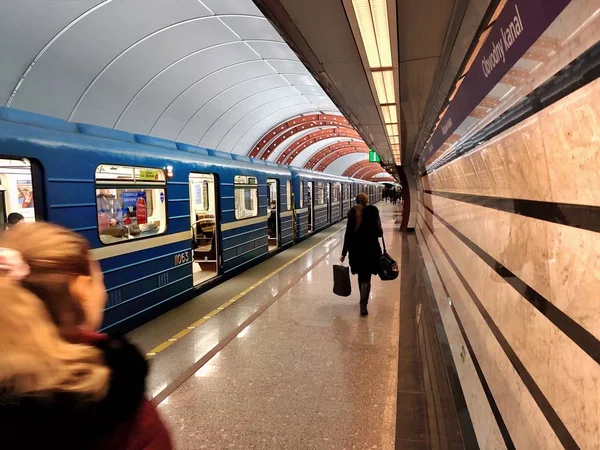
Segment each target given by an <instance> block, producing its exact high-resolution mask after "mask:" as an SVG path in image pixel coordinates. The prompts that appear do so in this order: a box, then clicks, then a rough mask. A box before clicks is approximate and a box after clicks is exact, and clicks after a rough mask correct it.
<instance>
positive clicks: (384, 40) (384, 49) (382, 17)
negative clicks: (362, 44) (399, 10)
mask: <svg viewBox="0 0 600 450" xmlns="http://www.w3.org/2000/svg"><path fill="white" fill-rule="evenodd" d="M371 13H372V14H373V23H374V25H375V36H376V37H377V48H378V49H379V60H380V61H381V66H380V67H392V49H391V47H390V26H389V24H388V16H387V1H386V0H371Z"/></svg>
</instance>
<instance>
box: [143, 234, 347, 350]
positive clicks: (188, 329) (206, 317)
mask: <svg viewBox="0 0 600 450" xmlns="http://www.w3.org/2000/svg"><path fill="white" fill-rule="evenodd" d="M339 231H340V230H337V231H334V232H333V233H331V234H330V235H329V236H327V237H326V238H325V239H322V240H321V241H319V242H317V243H316V244H315V245H313V246H312V247H310V248H309V249H308V250H306V251H304V252H302V253H301V254H299V255H298V256H296V257H295V258H293V259H291V260H290V261H288V262H287V263H285V264H284V265H283V266H281V267H279V268H278V269H276V270H274V271H273V272H271V273H270V274H268V275H267V276H266V277H263V278H261V279H260V280H258V281H257V282H256V283H254V284H253V285H252V286H250V287H248V288H246V289H244V290H243V291H242V292H240V293H239V294H238V295H236V296H235V297H232V298H231V299H229V300H227V301H226V302H225V303H223V304H222V305H221V306H217V307H216V308H215V309H213V310H212V311H211V312H209V313H208V314H205V315H204V316H203V317H201V318H200V319H198V320H196V321H195V322H194V323H192V324H191V325H189V326H187V327H185V328H184V329H183V330H181V331H180V332H179V333H177V334H175V335H173V337H171V338H169V339H167V340H166V341H164V342H163V343H161V344H159V345H157V346H156V347H154V348H153V349H152V350H150V351H149V352H148V353H146V358H147V359H150V358H152V357H154V356H156V355H157V354H158V353H160V352H162V351H163V350H165V349H167V348H168V347H170V346H171V345H173V344H174V343H175V342H177V341H178V340H179V339H181V338H183V337H184V336H185V335H186V334H188V333H189V332H191V331H193V330H194V329H195V328H198V327H199V326H200V325H202V324H203V323H205V322H207V321H208V320H209V319H210V318H211V317H214V316H216V315H217V314H219V313H220V312H221V311H223V310H224V309H225V308H227V307H228V306H231V305H232V304H234V303H235V302H236V301H237V300H239V299H240V298H242V297H243V296H244V295H247V294H249V293H250V292H252V291H253V290H254V289H256V288H257V287H259V286H260V285H261V284H263V283H264V282H265V281H267V280H268V279H270V278H271V277H273V276H274V275H277V274H278V273H279V272H281V271H282V270H283V269H285V268H286V267H289V266H290V265H292V264H293V263H295V262H296V261H298V260H299V259H300V258H302V257H303V256H306V255H307V254H308V253H310V252H311V251H312V250H314V249H315V248H317V247H318V246H320V245H321V244H322V243H323V242H325V241H327V240H329V239H331V237H332V236H333V235H334V234H336V233H338V232H339Z"/></svg>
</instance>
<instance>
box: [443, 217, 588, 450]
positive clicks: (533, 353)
mask: <svg viewBox="0 0 600 450" xmlns="http://www.w3.org/2000/svg"><path fill="white" fill-rule="evenodd" d="M433 222H434V229H435V230H436V231H435V232H436V236H437V237H438V239H439V240H440V241H441V243H442V245H443V246H444V248H445V249H446V251H447V252H448V253H449V254H450V255H452V259H453V261H454V263H455V264H456V266H457V267H458V269H459V270H460V271H461V273H462V274H463V276H464V277H465V278H466V279H467V282H468V283H469V285H470V286H471V288H472V289H473V291H474V292H475V294H476V295H477V297H478V298H479V299H480V301H481V303H482V304H483V305H484V307H485V309H486V311H487V312H488V314H489V315H490V316H491V318H492V320H493V321H494V323H495V324H496V325H497V326H498V327H499V329H500V330H501V332H502V334H503V335H504V337H505V338H506V340H507V341H508V343H509V344H510V346H511V347H512V349H513V350H514V352H515V353H516V354H517V356H518V357H519V358H520V360H521V361H522V363H523V364H524V366H525V367H526V368H527V370H528V372H529V373H530V374H531V375H532V377H533V378H534V380H535V381H536V384H537V385H538V386H539V388H540V389H541V390H542V392H543V393H544V395H545V396H546V398H547V399H548V401H549V402H550V403H551V405H552V407H553V408H554V409H555V410H556V412H557V414H558V415H559V416H560V417H561V419H562V420H563V422H564V424H565V426H566V427H567V428H568V429H569V431H570V432H571V434H572V435H573V437H574V439H575V440H576V441H577V442H578V443H579V445H581V446H583V447H585V445H584V444H585V443H587V442H593V440H594V439H595V436H594V435H593V433H594V431H595V430H596V429H597V425H598V420H599V418H600V409H598V408H599V405H600V397H598V396H594V397H593V398H590V397H588V396H587V394H586V393H594V392H597V391H598V385H599V383H600V367H599V366H598V364H597V363H596V362H595V361H593V360H592V359H591V358H590V357H589V356H588V355H587V354H586V353H584V352H583V351H582V350H581V349H580V348H579V347H578V346H577V345H576V344H575V343H574V342H573V341H571V340H570V339H569V337H567V336H566V335H565V334H564V333H562V332H558V333H557V332H556V327H555V326H554V325H553V324H552V323H551V322H550V321H549V320H548V319H547V318H546V317H545V316H544V315H542V314H541V313H540V312H539V311H538V310H537V309H535V308H534V307H533V306H532V305H531V304H530V303H528V302H527V301H526V300H525V299H524V298H523V297H521V295H520V294H519V293H517V292H516V291H515V290H514V289H513V288H512V287H511V286H509V285H508V284H507V283H506V282H505V281H504V280H503V279H502V278H501V277H500V276H499V275H497V274H496V273H495V272H494V271H493V270H492V269H491V268H490V267H489V266H488V265H487V264H485V263H484V262H483V261H482V260H481V259H479V258H475V259H473V258H472V257H471V256H469V255H470V254H473V252H472V251H471V250H470V249H469V248H468V247H467V246H466V245H465V244H463V243H462V242H461V241H460V240H459V239H458V238H457V237H456V236H455V235H454V234H452V233H451V232H450V231H449V230H447V229H446V230H444V229H442V228H441V226H443V224H441V223H440V222H438V220H437V219H436V218H435V217H434V218H433ZM437 258H438V257H437V256H436V261H437V260H438V259H437ZM481 279H484V280H485V283H483V285H482V283H481V281H480V280H481ZM461 317H462V316H461ZM557 349H560V354H561V355H562V357H558V358H557V357H556V353H557ZM488 351H489V349H488ZM551 355H552V358H551ZM497 357H498V356H497V355H496V356H495V357H494V359H496V358H497ZM550 361H552V363H553V364H552V365H551V364H550ZM567 366H568V367H567ZM561 374H564V376H561ZM556 386H560V389H556ZM575 386H580V387H581V386H585V389H584V390H581V389H579V390H574V387H575ZM559 390H560V395H559V394H558V392H559ZM510 392H511V393H512V394H514V395H516V393H515V392H514V391H510ZM566 392H568V393H569V401H568V402H565V401H563V396H564V395H565V393H566ZM512 394H511V395H512ZM538 409H539V408H538ZM571 411H579V412H580V413H582V412H583V411H590V412H595V413H596V414H595V415H594V414H592V415H588V414H585V415H584V414H577V415H576V414H571ZM529 417H530V416H529V415H528V418H529ZM534 423H536V424H537V422H534ZM520 426H523V424H522V422H520ZM536 426H537V425H536ZM526 434H527V433H524V436H525V435H526ZM543 436H546V434H543V435H541V436H540V438H542V437H543ZM524 448H527V447H524ZM542 448H544V447H542ZM548 448H550V447H548Z"/></svg>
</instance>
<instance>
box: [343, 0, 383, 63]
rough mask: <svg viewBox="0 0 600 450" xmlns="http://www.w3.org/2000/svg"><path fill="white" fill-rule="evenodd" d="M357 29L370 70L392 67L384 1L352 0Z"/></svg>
mask: <svg viewBox="0 0 600 450" xmlns="http://www.w3.org/2000/svg"><path fill="white" fill-rule="evenodd" d="M352 6H353V7H354V13H355V14H356V19H357V20H358V28H359V30H360V34H361V37H362V40H363V43H364V45H365V51H366V52H367V60H368V62H369V66H370V67H371V68H372V69H380V68H382V67H392V49H391V47H390V27H389V23H388V16H387V1H386V0H352Z"/></svg>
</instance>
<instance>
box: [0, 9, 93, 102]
mask: <svg viewBox="0 0 600 450" xmlns="http://www.w3.org/2000/svg"><path fill="white" fill-rule="evenodd" d="M102 3H104V1H103V0H80V1H77V2H62V4H61V7H60V8H57V7H56V3H55V2H40V1H39V0H18V1H3V2H2V7H1V8H2V13H1V14H0V58H1V59H0V60H1V61H2V69H1V70H0V104H2V105H5V104H6V102H7V101H8V99H9V98H10V95H11V94H12V92H13V90H14V89H15V87H16V86H17V83H18V82H19V79H20V78H21V76H22V75H23V74H24V73H25V71H26V70H27V67H28V66H29V64H30V63H31V61H33V60H34V59H35V57H36V55H38V54H39V52H40V51H41V50H42V49H43V48H44V46H45V45H46V44H47V43H48V42H50V41H51V40H52V39H53V38H54V37H55V36H56V35H57V34H58V33H60V31H61V30H62V29H64V28H65V27H67V26H68V25H69V24H70V23H71V22H72V21H73V20H75V19H76V18H77V17H80V16H81V15H82V14H85V13H86V12H87V11H89V10H90V9H92V8H94V7H96V6H97V5H100V4H102ZM32 24H35V26H31V25H32ZM24 30H27V33H24V32H23V31H24Z"/></svg>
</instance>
